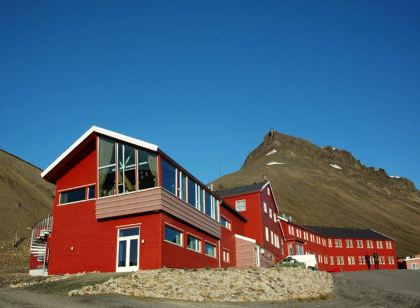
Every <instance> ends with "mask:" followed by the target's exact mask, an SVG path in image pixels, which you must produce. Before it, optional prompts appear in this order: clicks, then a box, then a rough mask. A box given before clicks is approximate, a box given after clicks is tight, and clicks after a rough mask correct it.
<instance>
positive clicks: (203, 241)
mask: <svg viewBox="0 0 420 308" xmlns="http://www.w3.org/2000/svg"><path fill="white" fill-rule="evenodd" d="M41 175H42V177H43V178H44V179H45V180H47V181H49V182H51V183H54V184H55V185H56V195H55V197H54V200H53V208H52V216H53V220H52V226H51V224H50V225H49V226H48V228H46V229H48V232H47V234H44V233H45V232H43V233H42V234H43V237H39V236H38V233H40V232H34V233H33V238H32V243H33V245H32V248H31V262H30V268H31V272H32V273H33V274H42V273H45V271H46V269H48V273H51V274H63V273H75V272H83V271H101V272H114V271H117V272H118V271H133V270H138V269H155V268H161V267H164V266H165V267H178V268H197V267H229V266H247V265H257V263H258V262H259V259H258V255H257V252H258V251H257V249H259V247H261V246H262V247H263V246H264V245H265V244H262V245H261V242H260V239H258V241H256V240H255V239H253V238H248V237H246V235H245V236H244V226H245V225H247V217H246V216H244V215H242V214H241V213H240V212H238V211H236V210H235V209H234V208H233V207H231V206H229V205H228V204H226V202H222V200H221V198H220V197H219V196H218V195H217V194H215V193H214V192H212V191H211V190H210V189H209V188H208V187H207V186H206V185H204V184H203V183H202V182H200V181H199V180H198V179H197V178H195V177H194V176H193V175H192V174H191V173H189V172H188V171H187V170H185V169H184V168H183V167H182V166H180V165H179V164H178V163H176V162H175V161H174V160H173V159H171V158H170V157H169V156H168V155H167V154H166V153H164V152H163V151H162V150H161V149H160V148H158V146H156V145H153V144H150V143H147V142H144V141H141V140H138V139H134V138H131V137H128V136H125V135H122V134H118V133H115V132H112V131H109V130H105V129H102V128H99V127H92V128H91V129H89V130H88V131H87V132H86V133H85V134H83V136H81V137H80V138H79V139H78V140H77V141H76V142H75V143H74V144H72V145H71V146H70V147H69V148H68V149H67V150H66V151H65V152H64V153H63V154H62V155H61V156H60V157H58V158H57V160H55V161H54V162H53V163H52V164H51V165H50V166H49V167H48V168H47V169H46V170H45V171H44V172H42V174H41ZM221 217H222V219H221ZM41 231H42V230H41ZM40 234H41V233H40ZM237 247H240V249H239V250H238V249H237ZM238 251H239V252H240V255H239V256H238V255H237V252H238ZM238 261H239V262H238Z"/></svg>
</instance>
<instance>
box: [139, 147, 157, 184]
mask: <svg viewBox="0 0 420 308" xmlns="http://www.w3.org/2000/svg"><path fill="white" fill-rule="evenodd" d="M137 152H138V178H139V179H138V181H139V189H140V190H141V189H147V188H152V187H157V186H158V171H157V158H156V154H155V153H152V152H149V151H146V150H143V149H139V150H138V151H137Z"/></svg>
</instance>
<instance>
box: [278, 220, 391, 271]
mask: <svg viewBox="0 0 420 308" xmlns="http://www.w3.org/2000/svg"><path fill="white" fill-rule="evenodd" d="M280 222H281V225H282V227H283V230H284V236H285V241H286V246H287V254H288V255H289V256H291V255H302V254H315V255H316V258H317V262H318V268H319V269H320V270H324V271H330V272H335V271H360V270H367V269H368V267H367V264H366V255H369V257H370V260H371V261H370V263H371V264H372V266H371V269H374V268H375V267H374V260H373V254H374V253H375V252H377V253H378V255H379V269H396V268H397V256H396V248H395V240H394V239H393V238H391V237H389V236H386V235H384V234H382V233H379V232H377V231H374V230H370V229H365V230H363V229H350V228H335V227H320V226H303V225H299V224H296V223H294V222H292V221H291V219H290V217H289V219H286V218H284V217H281V218H280Z"/></svg>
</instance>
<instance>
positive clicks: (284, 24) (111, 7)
mask: <svg viewBox="0 0 420 308" xmlns="http://www.w3.org/2000/svg"><path fill="white" fill-rule="evenodd" d="M419 16H420V1H411V2H410V1H289V2H286V1H272V2H270V1H163V2H162V1H149V2H145V1H16V0H15V1H9V0H7V1H0V115H1V122H0V148H3V149H5V150H7V151H9V152H12V153H14V154H15V155H18V156H20V157H22V158H24V159H26V160H28V161H30V162H32V163H33V164H35V165H38V166H40V167H41V168H45V167H47V166H48V165H49V164H50V163H51V162H52V161H53V160H54V159H56V157H57V156H58V155H59V154H61V153H62V152H63V151H64V150H65V149H66V148H67V147H68V146H69V145H70V144H71V143H73V142H74V141H75V140H76V139H77V138H78V137H79V136H80V135H81V134H82V133H83V132H84V131H85V130H87V129H88V128H89V127H90V126H91V125H98V126H102V127H104V128H108V129H111V130H115V131H118V132H121V133H125V134H128V135H130V136H133V137H136V138H139V139H143V140H146V141H149V142H152V143H156V144H158V145H159V146H161V147H162V148H163V149H164V150H165V151H166V152H167V153H168V154H170V155H171V156H172V157H173V158H174V159H176V160H177V161H178V162H179V163H181V164H182V165H184V166H185V167H186V168H187V169H189V170H190V171H191V172H192V173H193V174H195V175H196V176H197V177H199V178H200V179H201V180H203V181H204V182H208V181H211V180H213V179H214V178H216V177H217V176H218V173H219V171H218V169H219V168H218V157H219V155H221V158H222V173H228V172H232V171H234V170H236V169H238V168H239V167H240V166H241V165H242V163H243V161H244V159H245V156H246V155H247V153H248V152H249V151H250V150H252V149H253V148H255V147H256V146H257V145H258V144H259V143H260V142H261V140H262V138H263V136H264V135H265V134H266V133H267V132H268V131H269V130H270V129H271V128H274V129H276V130H278V131H280V132H283V133H287V134H291V135H294V136H299V137H302V138H304V139H308V140H310V141H312V142H313V143H315V144H318V145H332V146H335V147H338V148H343V149H347V150H349V151H351V152H352V153H353V154H354V155H355V156H356V158H358V159H360V160H361V161H362V162H363V163H365V164H366V165H368V166H375V167H381V168H384V169H385V170H386V171H387V172H388V173H389V174H390V175H400V176H405V177H408V178H410V179H411V180H413V181H414V182H415V183H416V185H417V187H420V166H419V162H420V161H419V157H420V104H419V103H420V18H419Z"/></svg>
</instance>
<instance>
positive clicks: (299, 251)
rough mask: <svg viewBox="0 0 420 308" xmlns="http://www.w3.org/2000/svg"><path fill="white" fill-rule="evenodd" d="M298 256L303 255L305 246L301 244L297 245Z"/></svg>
mask: <svg viewBox="0 0 420 308" xmlns="http://www.w3.org/2000/svg"><path fill="white" fill-rule="evenodd" d="M296 254H297V255H303V246H302V245H301V244H296Z"/></svg>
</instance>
